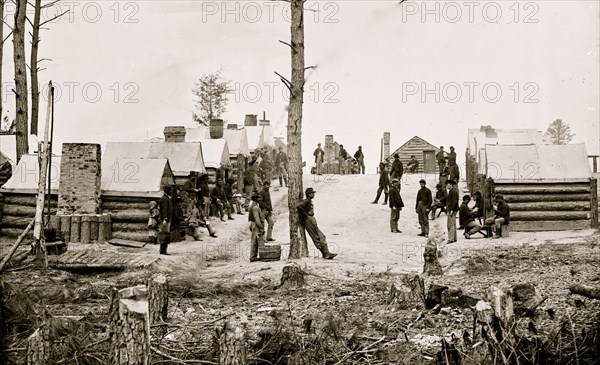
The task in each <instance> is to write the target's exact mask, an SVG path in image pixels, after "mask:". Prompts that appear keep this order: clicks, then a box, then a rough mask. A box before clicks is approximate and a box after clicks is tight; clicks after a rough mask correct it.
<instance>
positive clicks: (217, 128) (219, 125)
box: [210, 119, 223, 139]
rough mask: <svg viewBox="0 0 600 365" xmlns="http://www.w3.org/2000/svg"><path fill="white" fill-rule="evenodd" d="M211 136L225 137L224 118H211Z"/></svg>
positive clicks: (214, 137) (212, 137) (215, 137)
mask: <svg viewBox="0 0 600 365" xmlns="http://www.w3.org/2000/svg"><path fill="white" fill-rule="evenodd" d="M210 138H211V139H219V138H223V119H211V121H210Z"/></svg>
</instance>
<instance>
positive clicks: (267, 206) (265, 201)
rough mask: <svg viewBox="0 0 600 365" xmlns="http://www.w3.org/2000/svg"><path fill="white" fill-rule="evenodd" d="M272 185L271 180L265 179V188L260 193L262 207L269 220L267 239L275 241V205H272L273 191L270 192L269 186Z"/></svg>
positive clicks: (266, 218)
mask: <svg viewBox="0 0 600 365" xmlns="http://www.w3.org/2000/svg"><path fill="white" fill-rule="evenodd" d="M270 187H271V182H269V181H265V182H264V185H263V189H262V190H261V191H260V192H259V194H260V203H259V206H260V209H262V213H263V216H264V217H265V220H266V221H267V224H268V228H267V241H275V240H274V239H273V224H274V222H273V206H272V205H271V193H270V192H269V188H270Z"/></svg>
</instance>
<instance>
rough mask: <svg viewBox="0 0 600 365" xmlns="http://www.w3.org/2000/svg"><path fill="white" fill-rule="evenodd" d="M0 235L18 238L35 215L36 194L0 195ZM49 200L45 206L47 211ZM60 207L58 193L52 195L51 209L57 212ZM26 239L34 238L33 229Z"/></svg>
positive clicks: (54, 212)
mask: <svg viewBox="0 0 600 365" xmlns="http://www.w3.org/2000/svg"><path fill="white" fill-rule="evenodd" d="M0 201H1V203H0V206H1V207H2V213H1V214H0V235H2V236H4V237H8V238H17V237H19V235H20V234H21V233H23V231H24V230H25V228H26V227H27V225H28V224H29V222H31V220H32V219H33V218H34V217H35V206H36V194H16V193H9V192H5V193H3V194H2V196H1V197H0ZM47 204H48V202H46V207H45V208H44V213H46V211H47V209H48V208H47V207H48V205H47ZM57 207H58V195H57V194H52V195H50V209H51V212H52V214H56V210H57ZM25 238H26V239H31V238H33V230H32V231H30V232H29V233H28V235H27V236H26V237H25Z"/></svg>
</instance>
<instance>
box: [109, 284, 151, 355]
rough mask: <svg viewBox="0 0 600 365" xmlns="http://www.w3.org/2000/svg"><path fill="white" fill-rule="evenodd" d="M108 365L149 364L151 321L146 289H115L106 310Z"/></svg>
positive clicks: (142, 287)
mask: <svg viewBox="0 0 600 365" xmlns="http://www.w3.org/2000/svg"><path fill="white" fill-rule="evenodd" d="M109 320H110V324H109V336H110V360H111V361H110V363H111V364H114V365H139V364H143V365H146V364H149V362H150V320H149V315H148V300H147V291H146V286H145V285H139V286H134V287H131V288H125V289H121V290H117V289H114V290H113V295H112V302H111V305H110V310H109Z"/></svg>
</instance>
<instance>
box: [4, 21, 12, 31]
mask: <svg viewBox="0 0 600 365" xmlns="http://www.w3.org/2000/svg"><path fill="white" fill-rule="evenodd" d="M2 21H3V22H4V24H5V25H6V26H8V27H9V28H10V30H11V31H12V29H13V28H12V27H11V26H10V24H8V23H7V22H6V20H2Z"/></svg>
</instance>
